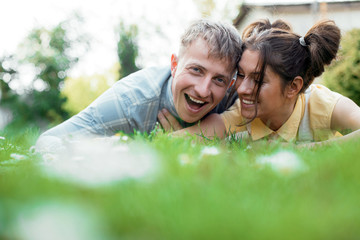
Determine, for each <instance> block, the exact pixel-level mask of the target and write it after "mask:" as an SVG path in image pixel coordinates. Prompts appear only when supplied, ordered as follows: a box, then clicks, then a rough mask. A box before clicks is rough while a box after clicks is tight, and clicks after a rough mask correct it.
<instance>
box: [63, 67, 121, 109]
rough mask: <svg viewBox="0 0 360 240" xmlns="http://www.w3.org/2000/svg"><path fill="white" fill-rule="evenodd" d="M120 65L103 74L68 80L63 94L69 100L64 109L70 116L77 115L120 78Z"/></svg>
mask: <svg viewBox="0 0 360 240" xmlns="http://www.w3.org/2000/svg"><path fill="white" fill-rule="evenodd" d="M118 69H119V64H118V63H116V64H115V65H114V67H113V68H112V69H110V70H109V71H106V72H105V73H103V74H94V75H91V76H81V77H77V78H69V77H68V78H66V79H65V85H64V88H63V89H62V91H61V93H62V95H63V96H64V97H66V98H67V101H66V103H65V104H64V109H65V110H66V111H67V112H69V113H70V115H74V114H77V113H78V112H80V111H81V110H83V109H85V108H86V107H87V106H88V105H89V104H90V103H91V102H93V101H94V100H95V99H96V98H97V97H98V96H100V95H101V94H102V93H103V92H104V91H105V90H107V89H108V88H109V87H110V86H111V85H112V84H113V83H114V82H115V81H116V80H118V79H119V77H118V71H119V70H118Z"/></svg>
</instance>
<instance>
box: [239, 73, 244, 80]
mask: <svg viewBox="0 0 360 240" xmlns="http://www.w3.org/2000/svg"><path fill="white" fill-rule="evenodd" d="M237 76H238V78H241V79H243V78H245V75H244V74H242V73H238V74H237Z"/></svg>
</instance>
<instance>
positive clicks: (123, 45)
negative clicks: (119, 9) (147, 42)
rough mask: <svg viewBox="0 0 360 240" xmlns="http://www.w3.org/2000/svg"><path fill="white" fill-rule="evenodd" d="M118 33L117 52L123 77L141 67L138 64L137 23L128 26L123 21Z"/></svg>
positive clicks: (120, 72)
mask: <svg viewBox="0 0 360 240" xmlns="http://www.w3.org/2000/svg"><path fill="white" fill-rule="evenodd" d="M118 34H119V35H118V36H119V40H118V44H117V54H118V58H119V63H120V69H119V77H120V78H123V77H126V76H127V75H129V74H131V73H133V72H136V71H138V70H139V69H140V68H139V67H137V66H136V58H137V57H138V43H137V35H138V29H137V26H136V25H130V26H129V27H126V26H125V25H124V23H122V22H121V23H120V25H119V29H118Z"/></svg>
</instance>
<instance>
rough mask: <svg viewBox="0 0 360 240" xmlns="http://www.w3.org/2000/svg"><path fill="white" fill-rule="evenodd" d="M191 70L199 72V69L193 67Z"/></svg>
mask: <svg viewBox="0 0 360 240" xmlns="http://www.w3.org/2000/svg"><path fill="white" fill-rule="evenodd" d="M192 70H193V71H194V72H200V68H197V67H193V68H192Z"/></svg>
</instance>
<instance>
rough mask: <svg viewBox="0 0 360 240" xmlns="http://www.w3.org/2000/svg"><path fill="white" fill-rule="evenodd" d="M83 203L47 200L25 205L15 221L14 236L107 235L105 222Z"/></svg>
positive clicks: (70, 238) (77, 238) (84, 238)
mask: <svg viewBox="0 0 360 240" xmlns="http://www.w3.org/2000/svg"><path fill="white" fill-rule="evenodd" d="M96 219H97V218H96V217H95V216H93V215H92V214H90V213H89V211H88V210H85V209H82V208H81V206H67V205H63V204H46V205H40V206H32V207H31V208H29V209H25V211H22V212H21V213H20V214H19V215H18V216H17V219H16V221H15V222H14V223H13V227H12V230H13V233H11V234H12V235H13V236H12V237H13V239H22V240H48V239H51V240H62V239H66V240H92V239H101V238H102V239H104V238H103V237H104V236H103V235H104V233H103V232H102V231H101V229H102V226H101V225H100V224H101V223H98V221H96Z"/></svg>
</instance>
